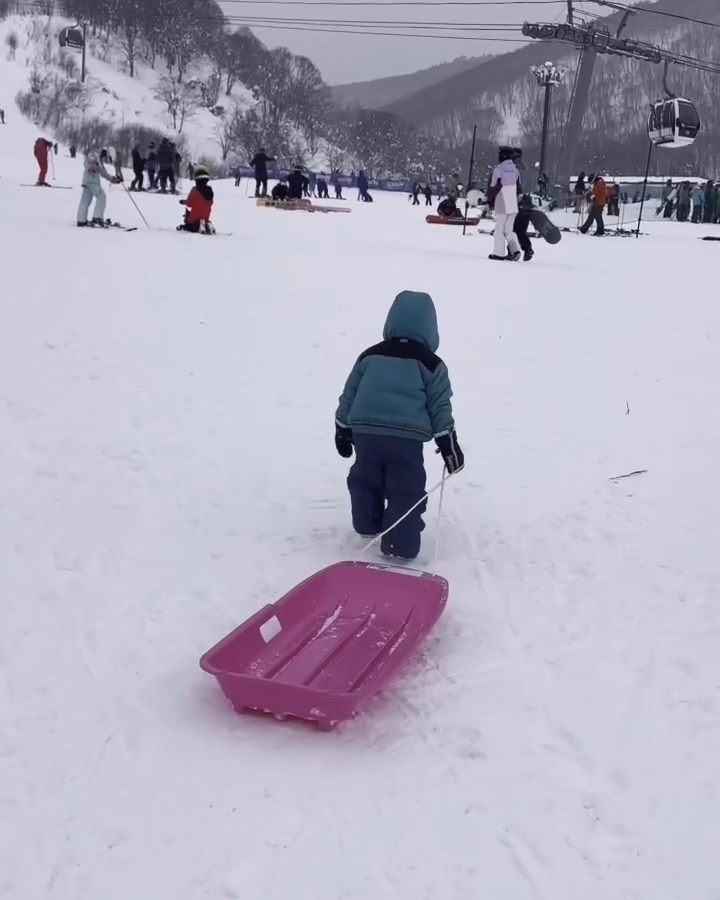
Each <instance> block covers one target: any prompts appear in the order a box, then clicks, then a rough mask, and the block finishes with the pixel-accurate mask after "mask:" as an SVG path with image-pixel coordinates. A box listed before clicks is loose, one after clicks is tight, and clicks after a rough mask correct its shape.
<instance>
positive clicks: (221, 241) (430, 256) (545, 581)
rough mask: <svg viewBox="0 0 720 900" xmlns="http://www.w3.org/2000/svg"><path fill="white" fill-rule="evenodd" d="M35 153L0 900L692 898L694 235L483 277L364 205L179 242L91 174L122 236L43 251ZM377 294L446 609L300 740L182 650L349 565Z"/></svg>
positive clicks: (699, 402) (712, 524)
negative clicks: (433, 333)
mask: <svg viewBox="0 0 720 900" xmlns="http://www.w3.org/2000/svg"><path fill="white" fill-rule="evenodd" d="M6 110H7V107H6ZM11 129H16V130H15V131H12V132H11ZM13 135H14V136H13ZM35 136H36V135H35V132H34V130H33V129H32V127H31V126H29V125H22V124H20V123H19V122H14V123H13V124H12V125H7V126H5V128H3V127H2V126H0V139H2V140H3V141H4V142H5V143H4V144H3V145H2V150H0V159H1V160H2V173H3V177H2V180H0V200H1V202H2V209H3V224H2V238H1V244H0V246H1V247H2V266H1V267H0V297H1V298H2V306H3V312H4V327H3V328H2V329H1V330H0V385H1V387H0V393H1V402H0V429H1V432H0V433H1V434H2V441H0V471H1V472H2V476H3V477H2V479H1V480H0V589H1V595H2V597H3V622H2V628H1V629H0V661H1V673H2V677H1V678H0V802H1V809H2V815H1V816H0V895H1V896H4V897H8V898H13V900H128V898H143V900H144V898H158V900H170V898H172V900H200V898H212V900H220V898H242V900H254V898H261V897H262V898H263V900H288V898H294V900H422V898H428V900H460V898H462V900H478V898H488V900H571V898H582V900H620V898H622V900H650V898H652V900H690V898H692V900H718V897H720V871H719V870H718V866H717V848H718V846H719V845H720V816H719V815H718V809H719V808H720V806H719V801H720V778H719V775H720V763H719V760H720V716H719V714H720V652H719V651H718V646H719V644H718V642H719V640H720V604H719V603H718V600H719V597H718V588H719V586H720V554H718V552H717V548H718V545H719V543H720V528H719V526H718V508H720V487H719V485H718V478H717V455H718V446H720V410H719V408H718V403H717V397H718V394H719V393H720V362H719V361H718V360H719V353H720V311H719V310H718V302H717V291H716V290H715V289H714V287H713V285H714V280H715V276H714V275H713V272H714V271H715V268H716V266H717V253H718V250H717V244H713V243H704V242H701V241H699V240H697V238H698V237H700V236H703V235H705V234H715V235H718V236H720V229H718V227H717V226H691V225H681V224H677V223H674V222H663V221H659V222H655V221H650V222H648V223H647V225H645V226H644V227H643V231H644V232H646V234H645V235H644V236H643V237H641V238H640V239H638V240H635V239H633V238H620V237H606V238H604V239H602V240H599V239H596V238H593V237H590V236H587V237H583V236H579V235H576V234H564V235H563V241H562V243H560V244H559V245H558V246H556V247H551V246H549V245H547V244H544V243H542V242H540V241H537V242H536V244H535V249H536V256H535V259H534V260H533V261H532V262H531V263H527V264H524V263H516V264H511V263H496V262H491V261H489V260H488V259H487V256H488V253H489V252H490V251H491V241H490V240H489V238H487V237H484V236H480V235H478V234H477V233H476V231H475V230H474V229H472V230H471V234H470V235H469V236H467V237H463V236H462V234H461V229H456V228H447V227H431V226H429V225H426V224H425V222H424V214H425V209H424V207H423V208H421V209H417V208H413V207H412V206H411V205H410V204H409V203H407V200H406V198H404V197H402V196H393V195H381V194H377V195H376V198H375V200H376V202H375V203H374V204H360V203H357V202H356V201H355V198H354V196H353V197H352V199H351V201H350V202H349V204H348V205H349V206H350V207H351V209H352V214H351V215H344V216H341V215H323V216H321V215H309V214H306V213H301V212H295V213H287V212H278V211H276V210H272V209H259V208H257V207H256V206H255V203H254V201H253V200H252V199H251V198H248V197H246V184H245V183H244V182H243V184H242V185H241V186H240V188H237V189H236V188H234V187H233V186H232V182H231V181H227V182H218V183H216V184H215V189H216V194H217V201H216V210H215V215H214V221H215V224H216V226H217V228H218V230H219V231H220V232H223V233H224V234H220V235H218V236H216V237H214V238H213V237H203V236H195V235H188V234H180V233H177V232H175V231H174V228H175V225H177V224H178V222H179V221H180V217H181V213H182V210H181V208H180V206H179V205H178V203H177V200H178V198H176V197H172V196H167V197H164V196H149V195H143V194H140V195H134V196H135V199H136V201H137V203H138V205H139V206H140V208H141V209H142V211H143V213H144V214H145V216H146V218H147V220H148V222H149V224H150V226H151V228H150V230H148V229H147V228H146V227H145V225H144V224H143V222H142V221H141V220H140V218H139V217H138V215H137V213H136V211H135V208H134V207H133V205H132V203H131V202H130V200H129V198H128V196H127V195H126V194H125V192H124V189H123V188H122V187H121V186H118V187H112V188H110V193H109V204H108V215H110V216H111V217H112V218H113V219H116V220H119V221H121V222H123V223H124V224H126V225H138V226H139V230H138V231H136V232H134V233H131V234H126V233H123V232H121V231H118V230H108V231H99V230H90V229H84V230H79V229H77V228H75V225H74V219H75V209H76V205H77V201H78V198H79V192H78V188H77V187H76V185H77V184H78V182H79V178H80V163H79V161H72V160H70V159H69V158H68V157H67V154H66V151H65V149H64V148H61V152H60V154H59V155H58V156H57V158H56V160H55V179H56V180H55V183H56V184H59V185H68V186H73V187H74V189H73V190H49V189H42V188H24V187H20V183H21V182H32V181H33V180H34V178H35V166H34V160H33V159H32V155H31V147H32V140H33V139H34V137H35ZM15 141H16V143H15V144H13V142H15ZM11 145H12V146H14V147H15V149H14V150H13V149H10V148H11ZM6 149H8V152H9V153H10V154H11V156H10V158H11V159H12V165H8V164H7V161H6V159H7V158H6V157H5V155H4V154H5V152H6ZM23 154H24V155H23ZM652 213H653V210H650V215H651V216H652ZM557 220H558V221H559V222H562V217H558V219H557ZM570 223H573V224H574V220H572V219H568V224H570ZM406 288H409V289H415V290H422V291H427V292H429V293H430V294H431V295H432V296H433V297H434V299H435V302H436V305H437V308H438V315H439V321H440V329H441V347H440V353H441V355H442V356H443V358H444V359H445V360H446V362H447V364H448V366H449V370H450V375H451V377H452V380H453V385H454V390H455V398H454V404H455V414H456V420H457V428H458V436H459V440H460V443H461V445H462V447H463V449H464V451H465V455H466V469H465V471H464V472H462V473H461V474H460V475H458V476H457V477H456V478H453V479H452V480H451V481H450V482H449V484H448V488H447V490H446V496H445V503H444V514H443V519H442V521H441V524H440V529H441V531H440V543H439V554H438V556H437V558H435V555H434V548H435V538H436V534H437V532H436V528H437V524H436V512H437V506H436V503H435V502H433V504H432V505H431V508H430V510H429V511H428V515H427V522H428V528H427V530H426V532H425V537H424V547H423V551H422V555H421V558H420V560H419V565H420V566H421V567H423V568H426V569H427V570H429V571H432V572H436V573H437V574H440V575H442V576H444V577H445V578H447V579H448V580H449V583H450V598H449V603H448V607H447V610H446V612H445V614H444V616H443V617H442V618H441V620H440V622H439V623H438V625H437V626H436V628H435V630H434V631H433V632H432V634H431V635H430V637H429V639H428V640H427V641H426V643H425V644H424V645H423V648H422V652H421V654H420V655H419V657H417V658H416V659H415V661H414V662H413V664H412V665H411V666H410V668H409V669H408V670H406V671H404V672H403V674H402V676H401V677H400V678H398V679H397V680H396V681H395V682H394V683H393V684H392V685H390V687H389V688H388V689H386V690H385V691H384V692H383V693H382V694H381V696H380V697H379V699H378V700H377V702H375V703H374V704H373V705H372V706H371V707H370V708H369V709H368V710H367V711H366V712H365V713H364V714H362V715H361V716H360V717H358V718H357V719H355V720H353V721H352V722H349V723H346V724H343V725H340V726H339V727H338V728H337V729H336V730H335V731H333V732H331V733H324V732H321V731H318V730H316V729H314V728H312V727H310V726H308V725H305V724H302V723H292V722H278V721H275V720H274V719H273V718H272V717H264V716H246V717H243V716H239V715H237V714H235V713H234V712H233V710H232V709H231V708H230V707H229V705H228V704H227V702H226V701H225V699H224V698H223V696H222V694H221V692H220V690H219V688H218V687H217V685H216V683H215V682H214V680H213V679H212V678H210V677H209V676H208V675H206V674H205V673H203V672H202V671H201V670H200V668H199V666H198V660H199V657H200V656H201V654H202V653H203V652H204V651H205V650H207V649H208V648H209V647H210V646H212V645H213V644H214V643H215V642H216V641H217V640H218V639H219V638H220V637H222V636H223V635H224V634H226V633H227V632H229V631H230V630H231V629H233V628H234V627H235V626H236V625H238V624H239V623H240V622H241V621H243V620H244V619H245V618H247V617H248V616H249V615H250V614H252V613H253V612H254V611H255V610H256V609H258V608H259V607H261V606H263V605H264V604H266V603H268V602H272V601H274V600H276V599H277V598H278V597H280V596H281V595H282V594H283V593H284V592H285V591H286V590H287V589H289V588H290V587H291V586H292V585H294V584H296V583H297V582H299V581H300V580H302V579H303V578H305V577H306V576H308V575H309V574H311V573H313V572H314V571H317V570H318V569H320V568H321V567H323V566H325V565H328V564H330V563H333V562H335V561H338V560H341V559H346V558H357V557H359V554H360V553H361V550H362V546H363V544H362V541H361V540H360V539H359V538H357V537H356V536H354V535H353V534H352V533H351V529H350V522H349V510H348V499H347V494H346V489H345V476H346V473H347V468H348V466H347V462H346V461H344V460H342V459H340V458H339V457H338V456H337V455H336V453H335V448H334V446H333V427H334V426H333V415H334V411H335V406H336V401H337V396H338V394H339V392H340V390H341V388H342V385H343V382H344V379H345V377H346V375H347V373H348V371H349V369H350V367H351V365H352V363H353V361H354V359H355V358H356V356H357V355H358V353H359V352H360V351H362V350H363V349H364V348H365V347H366V346H368V345H370V344H372V343H375V342H376V341H377V340H378V339H379V337H380V334H381V330H382V325H383V321H384V318H385V314H386V312H387V309H388V307H389V305H390V303H391V301H392V299H393V297H394V296H395V294H396V293H397V292H398V291H400V290H402V289H406ZM432 449H433V448H432V447H429V448H428V451H427V453H426V463H427V468H428V475H429V483H430V484H432V483H434V482H435V481H436V480H437V479H438V478H439V477H440V463H439V461H438V457H437V456H435V454H434V453H432ZM634 472H642V474H636V475H632V476H631V477H628V478H620V477H619V476H624V475H630V473H634Z"/></svg>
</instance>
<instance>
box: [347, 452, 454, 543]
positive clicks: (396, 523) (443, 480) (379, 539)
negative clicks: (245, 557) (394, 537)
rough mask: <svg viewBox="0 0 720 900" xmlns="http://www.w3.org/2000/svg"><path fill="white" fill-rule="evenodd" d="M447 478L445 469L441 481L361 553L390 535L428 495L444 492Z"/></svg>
mask: <svg viewBox="0 0 720 900" xmlns="http://www.w3.org/2000/svg"><path fill="white" fill-rule="evenodd" d="M449 477H450V476H449V475H448V476H447V478H449ZM447 478H446V475H445V469H443V477H442V480H441V481H438V483H437V484H436V485H435V487H431V488H430V490H429V491H426V492H425V493H424V494H423V495H422V497H421V498H420V499H419V500H418V501H417V503H413V505H412V506H411V507H410V509H409V510H408V511H407V512H404V513H403V514H402V515H401V516H400V518H399V519H398V520H397V521H396V522H393V523H392V525H391V526H390V527H389V528H386V529H385V531H383V532H381V533H380V534H378V535H376V536H375V537H374V538H373V539H372V540H371V541H370V543H369V544H367V546H365V547H363V549H362V551H361V552H362V553H367V551H368V550H369V549H370V548H371V547H374V546H375V544H377V542H378V541H381V540H382V539H383V538H384V537H385V535H386V534H390V532H391V531H392V530H393V528H396V527H397V526H398V525H399V524H400V523H401V522H404V521H405V519H407V517H408V516H409V515H410V513H411V512H414V510H416V509H417V508H418V506H420V504H421V503H424V502H425V501H426V500H427V498H428V497H429V496H430V494H434V493H435V491H437V490H438V489H439V488H443V490H444V488H445V482H446V480H447Z"/></svg>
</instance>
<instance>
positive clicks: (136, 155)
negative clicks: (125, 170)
mask: <svg viewBox="0 0 720 900" xmlns="http://www.w3.org/2000/svg"><path fill="white" fill-rule="evenodd" d="M132 169H133V174H134V175H135V177H134V178H133V180H132V181H131V182H130V190H131V191H141V190H142V189H143V172H144V171H145V160H144V159H143V157H142V153H140V147H139V146H138V145H137V144H136V145H135V146H134V147H133V150H132Z"/></svg>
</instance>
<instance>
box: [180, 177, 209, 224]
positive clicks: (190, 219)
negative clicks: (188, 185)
mask: <svg viewBox="0 0 720 900" xmlns="http://www.w3.org/2000/svg"><path fill="white" fill-rule="evenodd" d="M193 177H194V179H195V187H194V188H192V189H191V191H190V193H189V194H188V195H187V200H181V201H180V205H181V206H186V207H187V211H186V212H185V220H184V222H183V224H182V225H178V228H177V230H178V231H192V232H194V233H196V234H197V233H200V234H215V227H214V226H213V224H212V222H211V221H210V216H211V215H212V209H213V200H214V199H215V194H214V192H213V189H212V188H211V187H210V185H209V184H208V181H209V180H210V172H209V171H208V170H207V168H206V167H205V166H198V167H197V168H196V169H195V171H194V172H193Z"/></svg>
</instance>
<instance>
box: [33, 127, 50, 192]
mask: <svg viewBox="0 0 720 900" xmlns="http://www.w3.org/2000/svg"><path fill="white" fill-rule="evenodd" d="M51 147H52V141H48V140H46V139H45V138H38V139H37V140H36V141H35V147H34V153H35V159H36V160H37V164H38V166H39V167H40V171H39V172H38V180H37V185H38V187H50V185H49V184H48V183H47V181H45V179H46V178H47V170H48V151H49V150H50V148H51Z"/></svg>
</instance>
